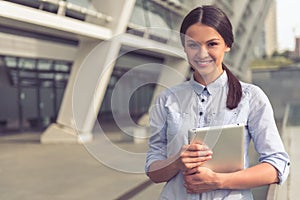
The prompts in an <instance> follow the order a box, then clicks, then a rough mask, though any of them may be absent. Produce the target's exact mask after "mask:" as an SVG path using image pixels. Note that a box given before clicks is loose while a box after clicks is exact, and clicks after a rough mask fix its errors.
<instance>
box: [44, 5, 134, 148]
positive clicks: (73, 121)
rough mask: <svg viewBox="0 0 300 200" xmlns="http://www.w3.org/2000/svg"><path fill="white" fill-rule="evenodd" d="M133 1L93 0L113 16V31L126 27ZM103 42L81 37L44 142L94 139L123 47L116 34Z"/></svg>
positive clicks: (116, 32) (120, 32) (80, 141)
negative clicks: (106, 93)
mask: <svg viewBox="0 0 300 200" xmlns="http://www.w3.org/2000/svg"><path fill="white" fill-rule="evenodd" d="M134 3H135V0H131V1H128V0H123V1H117V2H114V1H109V2H107V1H105V2H104V1H94V2H93V4H94V6H95V7H96V8H97V9H98V10H99V11H102V12H103V13H109V14H110V15H111V16H112V17H113V19H112V23H111V24H109V27H108V28H110V30H111V31H112V33H113V35H119V34H122V33H124V32H125V31H126V27H127V24H128V20H129V19H130V15H131V13H132V9H133V7H134ZM103 9H104V10H103ZM100 42H101V41H87V40H84V39H82V40H81V42H80V47H79V50H78V54H77V55H78V56H77V58H76V59H75V62H74V64H73V67H72V72H71V74H70V78H69V81H68V85H67V88H66V90H65V94H64V98H63V102H62V105H61V108H60V111H59V116H58V118H57V122H56V123H54V124H51V125H50V126H49V127H48V128H47V130H46V131H45V132H44V133H43V134H42V136H41V142H42V143H66V142H69V143H78V142H79V143H84V142H88V141H91V140H92V133H91V132H92V129H93V126H94V123H95V120H96V117H97V114H98V112H99V108H100V105H101V103H102V100H103V97H104V95H105V92H106V87H107V85H108V82H109V80H110V77H111V73H112V71H113V67H114V65H115V61H116V59H117V56H118V54H119V51H120V47H121V43H120V40H117V39H113V38H112V39H110V40H108V41H102V42H101V43H100Z"/></svg>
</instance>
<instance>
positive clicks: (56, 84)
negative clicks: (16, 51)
mask: <svg viewBox="0 0 300 200" xmlns="http://www.w3.org/2000/svg"><path fill="white" fill-rule="evenodd" d="M1 60H2V65H3V66H1V67H2V68H3V69H5V70H4V73H5V74H6V77H7V82H6V84H2V85H1V87H0V92H1V94H7V95H4V96H3V97H2V102H1V104H0V107H1V108H0V110H1V111H2V112H1V113H0V121H2V122H3V123H4V124H5V121H7V120H10V121H18V125H17V126H15V127H12V129H21V130H24V129H26V128H37V129H41V128H44V127H45V126H47V125H49V123H50V122H52V121H54V120H55V119H56V116H57V114H58V111H59V107H60V103H61V101H62V97H63V93H64V90H65V87H66V84H67V81H68V78H69V74H70V70H71V65H72V62H68V61H59V60H46V59H33V58H22V57H13V56H2V57H1ZM7 107H9V108H13V109H12V110H10V109H6V108H7Z"/></svg>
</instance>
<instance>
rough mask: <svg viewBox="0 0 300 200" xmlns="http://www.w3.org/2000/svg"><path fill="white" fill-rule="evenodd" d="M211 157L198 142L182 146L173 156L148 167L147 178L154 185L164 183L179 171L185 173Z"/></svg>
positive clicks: (207, 150)
mask: <svg viewBox="0 0 300 200" xmlns="http://www.w3.org/2000/svg"><path fill="white" fill-rule="evenodd" d="M211 155H212V152H211V151H210V150H209V149H208V147H207V146H205V145H203V144H201V143H200V142H199V143H193V144H191V145H184V146H183V147H182V148H181V150H180V151H179V152H178V154H176V155H175V156H171V157H169V158H167V159H165V160H157V161H154V162H153V163H152V164H151V165H150V167H149V172H148V176H149V178H150V179H151V180H152V181H153V182H155V183H160V182H165V181H168V180H170V179H171V178H173V177H174V176H175V175H176V174H177V173H178V172H179V171H180V170H182V171H186V170H189V169H193V168H196V167H199V166H201V165H202V164H203V163H204V162H206V161H207V160H210V159H211Z"/></svg>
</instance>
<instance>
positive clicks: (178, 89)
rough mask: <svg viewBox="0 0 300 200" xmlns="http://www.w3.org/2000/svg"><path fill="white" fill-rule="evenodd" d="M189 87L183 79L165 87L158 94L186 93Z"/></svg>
mask: <svg viewBox="0 0 300 200" xmlns="http://www.w3.org/2000/svg"><path fill="white" fill-rule="evenodd" d="M189 89H191V85H190V84H189V82H188V81H184V82H182V83H180V84H177V85H174V86H171V87H168V88H165V89H164V90H163V91H162V92H161V93H160V95H159V96H161V97H162V96H165V97H166V96H173V95H176V96H177V95H179V94H186V93H187V92H188V91H189Z"/></svg>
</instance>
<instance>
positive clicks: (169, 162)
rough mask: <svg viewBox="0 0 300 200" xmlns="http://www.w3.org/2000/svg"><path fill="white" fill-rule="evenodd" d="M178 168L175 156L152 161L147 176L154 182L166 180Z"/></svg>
mask: <svg viewBox="0 0 300 200" xmlns="http://www.w3.org/2000/svg"><path fill="white" fill-rule="evenodd" d="M179 171H180V168H179V167H178V165H177V164H176V157H175V156H174V157H170V158H168V159H166V160H157V161H154V162H153V163H152V164H151V165H150V167H149V172H148V176H149V178H150V179H151V180H152V181H153V182H155V183H161V182H166V181H168V180H170V179H171V178H172V177H174V176H175V175H176V174H177V173H178V172H179Z"/></svg>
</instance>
